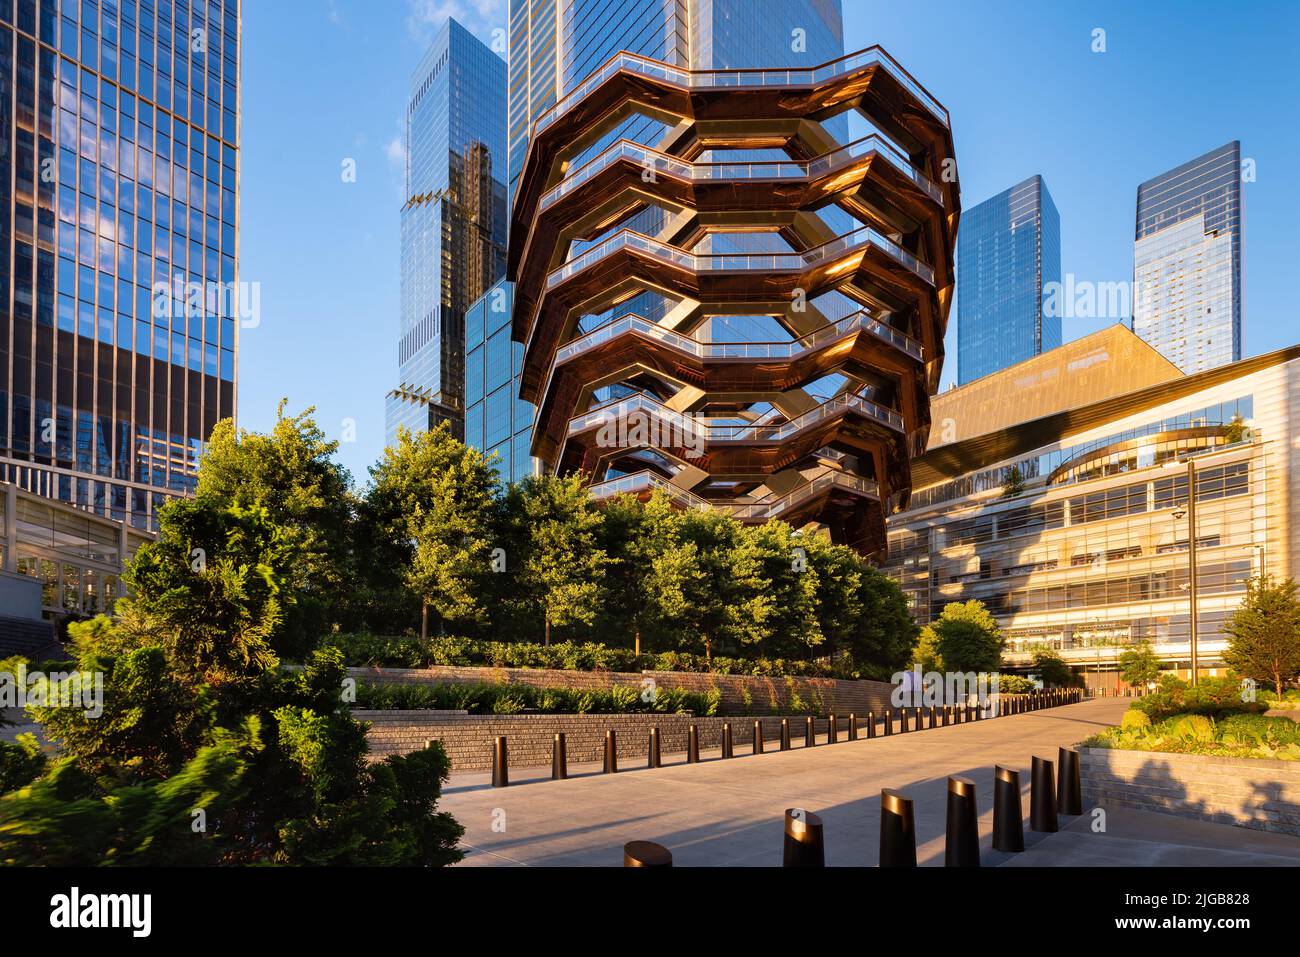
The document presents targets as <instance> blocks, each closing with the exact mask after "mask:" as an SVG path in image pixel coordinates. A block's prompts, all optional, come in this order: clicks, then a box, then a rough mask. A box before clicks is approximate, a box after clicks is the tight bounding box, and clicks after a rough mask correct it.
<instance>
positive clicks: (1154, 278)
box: [1133, 140, 1241, 374]
mask: <svg viewBox="0 0 1300 957" xmlns="http://www.w3.org/2000/svg"><path fill="white" fill-rule="evenodd" d="M1133 287H1134V296H1133V331H1134V332H1136V333H1137V334H1138V335H1139V336H1141V337H1142V338H1143V339H1145V340H1146V341H1147V342H1149V343H1151V345H1153V346H1155V347H1156V349H1158V350H1159V351H1160V352H1161V353H1162V354H1163V355H1164V356H1165V357H1166V358H1167V359H1169V361H1170V362H1172V363H1173V364H1174V365H1176V366H1178V368H1180V369H1182V370H1183V372H1186V373H1188V374H1191V373H1194V372H1200V371H1202V370H1204V369H1211V368H1213V367H1215V366H1220V365H1224V364H1226V363H1229V362H1236V361H1237V360H1239V359H1240V358H1241V144H1240V143H1239V142H1237V141H1236V140H1234V141H1233V142H1231V143H1228V144H1226V145H1224V146H1221V147H1219V148H1218V149H1216V150H1212V151H1210V152H1209V153H1206V154H1205V155H1204V156H1198V157H1197V158H1196V159H1194V160H1190V161H1189V162H1186V163H1184V164H1183V165H1181V166H1178V167H1176V168H1175V169H1171V170H1170V171H1169V172H1167V173H1163V174H1161V175H1160V176H1157V177H1156V178H1155V179H1151V180H1147V182H1145V183H1143V184H1142V185H1141V186H1139V187H1138V193H1137V229H1136V232H1135V238H1134V246H1133Z"/></svg>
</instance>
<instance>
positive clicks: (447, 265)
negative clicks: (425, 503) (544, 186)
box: [385, 19, 507, 444]
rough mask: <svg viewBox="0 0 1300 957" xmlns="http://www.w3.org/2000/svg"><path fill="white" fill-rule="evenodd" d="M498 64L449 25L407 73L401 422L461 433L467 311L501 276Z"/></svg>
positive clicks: (390, 402) (397, 392)
mask: <svg viewBox="0 0 1300 957" xmlns="http://www.w3.org/2000/svg"><path fill="white" fill-rule="evenodd" d="M505 83H506V65H505V63H504V61H503V60H502V59H501V57H499V56H497V55H496V54H495V53H493V52H492V50H491V49H489V48H488V47H487V46H486V45H485V44H483V43H482V42H481V41H480V40H478V39H477V38H476V37H475V36H474V35H473V34H471V33H470V32H469V31H468V30H466V29H465V28H464V27H462V26H461V25H460V24H459V23H457V22H456V21H455V20H452V19H448V21H447V22H446V24H445V25H444V26H443V28H442V30H441V31H439V33H438V35H437V36H436V37H435V38H434V41H433V43H432V44H431V45H430V47H429V50H428V51H427V52H426V53H425V55H424V57H423V59H422V60H421V61H420V64H419V66H418V67H417V68H416V70H415V73H414V74H413V75H412V78H411V96H410V100H409V102H408V104H407V111H406V147H407V151H406V152H407V156H406V195H407V200H406V203H405V205H403V207H402V213H401V216H402V227H401V228H402V234H401V256H402V264H401V272H402V285H401V320H400V329H399V339H398V346H397V353H398V356H397V359H398V380H399V383H398V385H397V387H396V388H394V389H393V390H392V391H390V392H389V393H388V398H387V402H386V406H385V423H386V431H387V438H388V442H389V443H390V444H391V443H392V442H394V441H395V440H396V437H397V430H398V427H399V426H405V427H406V428H408V429H410V430H412V431H424V430H426V429H430V428H433V427H435V426H437V425H439V424H440V423H442V422H447V423H449V424H450V427H451V430H452V434H454V435H455V436H456V437H457V438H461V437H463V435H464V415H465V396H464V384H465V312H466V310H467V309H468V308H469V306H470V304H471V303H473V302H474V301H475V300H477V299H478V298H479V297H481V296H482V295H483V294H484V293H485V292H486V291H487V290H488V288H489V287H490V286H491V285H492V284H493V283H494V282H496V281H497V280H498V279H500V278H501V276H502V274H503V273H504V271H505V241H506V226H507V216H506V187H505V182H504V176H505V169H506V164H505V158H506V149H505V116H506V98H505Z"/></svg>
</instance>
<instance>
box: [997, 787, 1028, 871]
mask: <svg viewBox="0 0 1300 957" xmlns="http://www.w3.org/2000/svg"><path fill="white" fill-rule="evenodd" d="M993 849H994V850H995V851H1009V852H1012V853H1014V852H1017V851H1023V850H1024V849H1025V819H1024V816H1023V815H1022V813H1021V811H1020V772H1019V771H1013V770H1012V769H1011V768H1004V767H1002V766H1001V765H998V766H996V767H995V768H994V769H993Z"/></svg>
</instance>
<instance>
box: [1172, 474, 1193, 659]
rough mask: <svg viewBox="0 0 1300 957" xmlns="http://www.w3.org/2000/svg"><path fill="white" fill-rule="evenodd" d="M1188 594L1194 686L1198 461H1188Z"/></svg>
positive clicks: (1180, 511)
mask: <svg viewBox="0 0 1300 957" xmlns="http://www.w3.org/2000/svg"><path fill="white" fill-rule="evenodd" d="M1182 517H1183V511H1182V510H1181V509H1180V510H1179V511H1177V512H1174V518H1176V519H1180V520H1181V519H1182ZM1187 563H1188V576H1189V577H1188V579H1187V594H1188V597H1189V599H1190V602H1191V616H1190V621H1189V623H1190V625H1191V629H1192V633H1191V641H1190V643H1189V647H1190V650H1191V658H1192V684H1193V685H1195V684H1196V683H1197V672H1198V671H1199V667H1198V662H1197V655H1196V632H1197V627H1196V625H1197V622H1196V460H1195V459H1194V458H1191V457H1190V456H1189V457H1188V459H1187Z"/></svg>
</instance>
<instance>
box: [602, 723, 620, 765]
mask: <svg viewBox="0 0 1300 957" xmlns="http://www.w3.org/2000/svg"><path fill="white" fill-rule="evenodd" d="M617 771H618V739H617V738H616V737H615V735H614V729H613V728H610V729H609V730H608V731H606V732H605V773H606V774H614V773H616V772H617Z"/></svg>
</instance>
